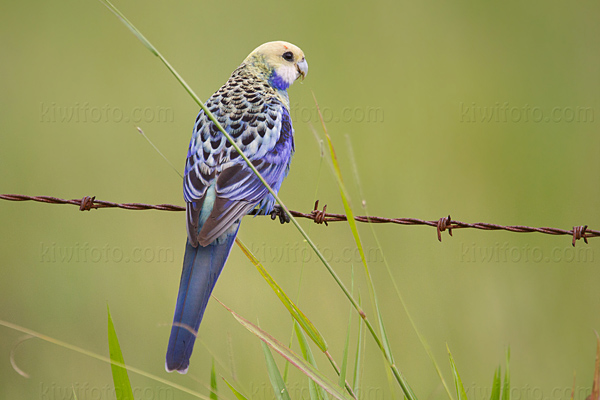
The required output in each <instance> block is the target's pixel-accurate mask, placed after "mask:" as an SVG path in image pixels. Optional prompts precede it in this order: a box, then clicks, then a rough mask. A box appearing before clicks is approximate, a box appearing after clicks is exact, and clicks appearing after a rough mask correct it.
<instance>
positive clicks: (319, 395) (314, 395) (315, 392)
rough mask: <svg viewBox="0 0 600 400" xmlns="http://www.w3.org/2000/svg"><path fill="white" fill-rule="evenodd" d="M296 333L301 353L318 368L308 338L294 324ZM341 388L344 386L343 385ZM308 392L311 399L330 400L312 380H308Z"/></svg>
mask: <svg viewBox="0 0 600 400" xmlns="http://www.w3.org/2000/svg"><path fill="white" fill-rule="evenodd" d="M294 331H295V332H296V337H297V338H298V345H299V346H300V351H302V356H303V357H304V359H305V360H306V361H308V362H309V363H310V365H312V366H313V367H315V368H318V367H317V362H316V360H315V357H314V356H313V354H312V351H311V350H310V346H309V345H308V342H307V341H306V337H305V336H304V333H303V332H302V330H301V329H300V328H299V327H298V324H296V323H295V324H294ZM340 386H343V383H342V384H341V385H340ZM308 391H309V394H310V398H311V399H327V398H328V397H327V393H326V392H325V390H324V389H323V388H322V387H320V386H317V384H315V382H313V380H312V379H309V380H308Z"/></svg>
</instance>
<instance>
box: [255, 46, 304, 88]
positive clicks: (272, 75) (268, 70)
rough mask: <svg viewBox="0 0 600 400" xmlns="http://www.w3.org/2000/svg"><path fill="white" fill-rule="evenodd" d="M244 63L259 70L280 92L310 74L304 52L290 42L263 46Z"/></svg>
mask: <svg viewBox="0 0 600 400" xmlns="http://www.w3.org/2000/svg"><path fill="white" fill-rule="evenodd" d="M244 63H245V64H247V65H251V66H253V67H255V68H258V69H259V70H260V71H261V72H263V73H264V74H265V76H266V78H267V79H268V80H269V83H270V84H271V86H273V87H274V88H275V89H278V90H286V89H287V88H288V87H290V85H291V84H292V83H294V81H296V79H298V78H300V77H302V79H304V77H306V74H308V64H307V63H306V59H305V57H304V52H303V51H302V50H301V49H300V48H299V47H298V46H295V45H293V44H291V43H288V42H282V41H277V42H268V43H265V44H262V45H260V46H258V47H257V48H256V49H254V51H253V52H252V53H250V55H249V56H248V57H246V60H244Z"/></svg>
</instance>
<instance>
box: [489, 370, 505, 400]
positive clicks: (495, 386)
mask: <svg viewBox="0 0 600 400" xmlns="http://www.w3.org/2000/svg"><path fill="white" fill-rule="evenodd" d="M500 375H501V372H500V366H498V368H497V369H496V372H495V373H494V380H493V381H492V394H491V396H490V400H500V389H501V387H502V381H501V379H500Z"/></svg>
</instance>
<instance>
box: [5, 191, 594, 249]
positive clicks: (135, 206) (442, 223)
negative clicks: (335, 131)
mask: <svg viewBox="0 0 600 400" xmlns="http://www.w3.org/2000/svg"><path fill="white" fill-rule="evenodd" d="M0 199H2V200H9V201H37V202H41V203H48V204H71V205H74V206H79V210H80V211H89V210H92V209H100V208H121V209H125V210H161V211H185V207H182V206H177V205H174V204H143V203H114V202H112V201H105V200H96V197H95V196H85V197H83V198H81V199H71V200H67V199H60V198H58V197H52V196H27V195H23V194H0ZM290 214H292V215H293V216H294V217H297V218H306V219H310V220H313V221H314V222H315V223H317V224H325V225H328V223H329V222H341V221H347V220H348V218H347V217H346V215H344V214H333V213H328V212H327V206H324V207H323V209H322V210H319V201H318V200H317V201H316V202H315V206H314V208H313V210H312V211H311V212H310V213H303V212H300V211H293V210H291V211H290ZM271 217H272V219H275V218H276V215H271ZM354 219H355V220H356V221H358V222H364V223H372V224H399V225H425V226H431V227H434V228H436V230H437V237H438V240H439V241H440V242H441V241H442V232H444V231H448V233H449V234H450V236H452V230H453V229H464V228H471V229H479V230H484V231H498V230H504V231H508V232H519V233H531V232H538V233H543V234H546V235H565V236H571V237H572V238H573V240H572V244H573V246H575V242H576V241H577V240H579V239H583V241H584V242H585V243H586V244H587V243H588V238H593V237H600V231H596V230H592V229H588V226H587V225H581V226H574V227H573V228H572V229H570V230H566V229H559V228H547V227H542V228H536V227H531V226H523V225H508V226H504V225H497V224H490V223H487V222H477V223H473V224H470V223H466V222H462V221H457V220H453V219H452V218H450V215H448V216H447V217H442V218H440V219H438V220H435V221H428V220H423V219H418V218H385V217H374V216H356V217H354Z"/></svg>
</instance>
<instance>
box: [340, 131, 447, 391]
mask: <svg viewBox="0 0 600 400" xmlns="http://www.w3.org/2000/svg"><path fill="white" fill-rule="evenodd" d="M346 143H347V147H348V156H349V158H350V164H351V165H352V171H353V173H354V180H355V182H356V186H357V187H358V190H359V193H360V196H361V205H362V208H363V210H364V213H365V215H367V216H368V215H371V214H370V213H369V210H368V207H367V201H366V197H365V195H364V192H363V189H362V185H361V183H360V175H359V173H358V165H357V162H356V160H355V157H354V150H353V148H352V142H351V141H350V136H348V135H346ZM368 225H369V228H370V230H371V234H372V235H373V238H374V239H375V243H376V244H377V250H379V252H380V254H381V256H382V258H383V263H384V265H385V269H386V272H387V274H388V276H389V277H390V280H391V282H392V285H393V286H394V290H395V291H396V295H397V296H398V299H399V300H400V304H401V305H402V308H403V309H404V312H405V313H406V316H407V318H408V320H409V321H410V324H411V326H412V328H413V330H414V331H415V333H416V334H417V337H418V338H419V341H420V342H421V345H422V346H423V348H424V349H425V352H426V353H427V356H428V357H429V360H430V361H431V363H432V364H433V367H434V368H435V371H436V373H437V375H438V377H439V378H440V381H441V382H442V385H443V386H444V389H445V390H446V394H448V398H449V399H450V400H453V397H452V393H451V391H450V388H449V387H448V384H447V383H446V380H445V379H444V375H443V374H442V370H441V368H440V366H439V365H438V363H437V361H436V359H435V357H434V355H433V352H432V351H431V348H430V347H429V344H428V343H427V340H425V337H424V336H423V335H422V334H421V331H420V330H419V329H418V328H417V324H416V323H415V320H414V319H413V317H412V314H411V313H410V312H409V311H408V307H407V306H406V303H405V302H404V298H403V297H402V294H401V293H400V288H399V287H398V284H397V283H396V279H395V278H394V275H393V274H392V269H391V268H390V264H389V263H388V261H387V258H386V257H385V255H384V253H383V247H382V246H381V243H380V242H379V237H378V236H377V232H376V231H375V224H368Z"/></svg>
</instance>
